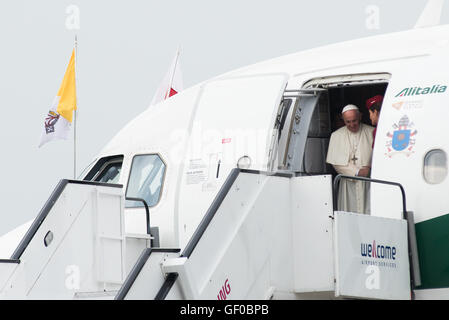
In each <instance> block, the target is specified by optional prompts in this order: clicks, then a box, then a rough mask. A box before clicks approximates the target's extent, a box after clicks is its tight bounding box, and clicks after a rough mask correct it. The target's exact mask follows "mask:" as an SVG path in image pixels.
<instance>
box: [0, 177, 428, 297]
mask: <svg viewBox="0 0 449 320" xmlns="http://www.w3.org/2000/svg"><path fill="white" fill-rule="evenodd" d="M342 178H345V177H338V179H342ZM373 182H378V183H382V181H373ZM392 187H394V185H393V186H392ZM335 189H336V187H335V186H334V187H333V185H332V176H331V175H318V176H305V175H301V174H292V173H274V174H272V173H266V172H259V171H252V170H243V169H234V170H232V171H231V173H230V175H229V177H228V178H227V180H226V182H225V183H224V185H223V186H222V188H221V190H220V191H219V192H218V194H217V196H216V198H215V199H214V201H213V203H212V204H211V206H210V207H209V210H208V211H207V212H206V214H205V215H204V217H203V220H202V221H201V223H200V224H199V225H198V228H197V230H196V232H195V233H194V234H193V236H192V237H191V239H190V241H189V242H188V244H187V245H186V246H185V247H184V248H179V249H177V248H160V247H157V246H155V245H154V244H155V243H156V242H154V240H155V239H154V237H152V236H151V235H127V234H125V232H124V222H123V205H124V197H123V193H122V190H121V185H110V184H99V183H91V182H83V181H74V180H62V181H61V183H60V184H59V185H58V187H57V188H56V189H55V191H54V193H53V194H52V196H51V197H50V199H49V200H48V202H47V204H46V205H45V207H44V209H43V210H42V212H41V213H40V215H39V216H38V217H37V219H36V221H35V222H34V223H33V225H32V226H31V228H30V230H29V231H28V233H27V234H26V236H25V238H24V239H23V240H22V242H21V243H20V245H19V247H18V248H17V249H16V251H15V252H14V254H13V256H12V257H11V259H9V260H0V298H3V299H17V298H19V299H46V298H48V299H117V300H120V299H157V300H161V299H218V300H225V299H273V298H274V299H307V298H331V299H335V298H337V299H338V298H374V299H411V298H412V297H413V288H414V285H415V284H416V282H417V281H419V269H418V268H417V266H416V261H417V260H416V255H417V253H416V250H413V248H414V236H413V235H414V233H413V230H414V223H413V221H412V219H411V218H412V214H411V213H408V212H406V209H405V208H404V213H406V214H405V215H404V217H403V218H402V219H390V218H381V217H375V216H369V215H364V214H355V213H349V212H342V211H337V210H335V208H334V201H333V199H334V197H335V192H334V190H335ZM404 196H405V194H404ZM404 203H405V201H404ZM407 214H408V215H407ZM406 218H408V219H406ZM148 222H149V220H148ZM148 230H149V231H151V230H152V229H151V228H149V225H148ZM152 240H153V241H152ZM152 244H153V245H152ZM181 249H182V250H181Z"/></svg>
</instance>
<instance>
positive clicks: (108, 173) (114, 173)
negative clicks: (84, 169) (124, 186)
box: [94, 162, 122, 183]
mask: <svg viewBox="0 0 449 320" xmlns="http://www.w3.org/2000/svg"><path fill="white" fill-rule="evenodd" d="M121 170H122V163H121V162H116V163H108V164H107V165H106V166H105V168H104V169H103V170H102V171H101V172H100V173H99V174H98V176H96V177H95V179H94V181H97V182H104V183H118V180H119V178H120V171H121Z"/></svg>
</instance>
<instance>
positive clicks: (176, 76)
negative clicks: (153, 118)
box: [150, 49, 183, 106]
mask: <svg viewBox="0 0 449 320" xmlns="http://www.w3.org/2000/svg"><path fill="white" fill-rule="evenodd" d="M182 89H183V83H182V73H181V67H180V66H179V49H178V51H177V52H176V56H175V58H174V59H173V61H172V63H171V65H170V69H168V72H167V74H166V75H165V77H164V80H163V81H162V83H161V85H160V86H159V88H158V89H157V91H156V94H155V95H154V97H153V100H152V101H151V104H150V106H152V105H155V104H157V103H159V102H161V101H163V100H165V99H167V98H170V97H171V96H174V95H175V94H177V93H178V92H180V91H181V90H182Z"/></svg>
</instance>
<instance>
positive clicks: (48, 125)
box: [45, 110, 59, 134]
mask: <svg viewBox="0 0 449 320" xmlns="http://www.w3.org/2000/svg"><path fill="white" fill-rule="evenodd" d="M58 120H59V114H58V113H56V112H54V111H51V110H50V111H48V115H47V117H46V118H45V133H47V134H49V133H52V132H54V131H55V124H56V122H58Z"/></svg>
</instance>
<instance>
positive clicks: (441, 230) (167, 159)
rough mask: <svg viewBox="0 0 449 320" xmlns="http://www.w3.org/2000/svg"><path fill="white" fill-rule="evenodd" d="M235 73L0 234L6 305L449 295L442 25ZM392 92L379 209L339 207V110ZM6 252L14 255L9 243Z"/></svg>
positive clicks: (434, 7) (166, 113)
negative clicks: (331, 154)
mask: <svg viewBox="0 0 449 320" xmlns="http://www.w3.org/2000/svg"><path fill="white" fill-rule="evenodd" d="M442 5H443V1H440V0H429V2H428V4H427V6H426V8H425V9H424V11H423V13H422V15H421V16H420V18H419V20H418V22H417V24H416V26H415V28H414V29H411V30H408V31H403V32H397V33H392V34H386V35H378V36H374V37H369V38H363V39H358V40H352V41H346V42H342V43H337V44H332V45H327V46H323V47H319V48H315V49H310V50H306V51H302V52H299V53H294V54H290V55H287V56H283V57H279V58H275V59H271V60H268V61H264V62H260V63H257V64H254V65H250V66H247V67H243V68H240V69H238V70H234V71H231V72H228V73H226V74H223V75H220V76H217V77H214V78H212V79H210V80H207V81H204V82H202V83H200V84H198V85H195V86H193V87H191V88H188V89H185V90H183V91H182V92H179V93H178V94H176V95H174V96H172V97H170V98H168V99H166V100H165V101H163V102H161V103H159V104H157V105H153V106H151V107H150V108H148V109H147V110H146V111H144V112H143V113H141V114H140V115H138V116H137V117H136V118H135V119H133V120H132V121H130V122H129V123H128V124H127V125H126V126H125V127H124V128H122V129H121V130H120V131H119V132H118V133H117V134H116V136H115V137H114V138H113V139H112V140H111V141H110V142H109V143H108V144H107V145H106V146H105V147H104V148H103V150H101V152H100V153H99V154H98V156H97V157H96V158H95V159H93V161H92V163H91V164H90V165H89V166H88V167H87V168H86V169H85V171H84V172H83V173H82V174H81V176H80V178H79V180H71V179H63V180H61V182H60V183H59V184H58V185H57V186H56V188H55V190H54V191H53V193H52V194H51V195H50V197H49V199H48V201H47V202H46V204H45V205H44V207H43V208H42V210H41V212H40V213H39V214H38V215H37V217H36V218H35V219H34V220H33V221H30V222H28V223H27V224H25V225H23V226H21V227H19V228H17V229H15V230H12V231H11V232H10V233H8V234H6V235H4V236H3V237H2V239H1V242H0V243H2V246H3V248H4V252H10V258H9V259H1V260H0V298H2V299H116V300H120V299H156V300H163V299H218V300H227V299H346V298H365V299H405V300H408V299H448V298H449V273H448V272H447V270H448V267H449V259H448V258H447V255H446V254H445V252H446V251H447V250H446V249H447V247H449V241H448V237H449V231H448V230H449V228H447V227H446V226H448V225H449V220H448V219H449V218H448V214H447V212H448V210H449V198H448V197H446V196H445V191H446V190H447V184H448V183H449V180H448V179H447V175H448V164H447V150H449V142H448V140H447V139H446V138H445V134H444V132H445V131H444V130H445V129H446V127H447V124H446V123H447V119H446V118H445V115H448V112H447V107H446V104H447V103H448V102H449V97H448V94H449V90H448V85H449V74H448V72H447V69H448V67H449V64H448V62H447V58H448V57H449V40H448V39H449V25H439V16H440V13H441V10H442ZM375 95H383V96H384V99H383V104H382V110H381V113H380V118H379V122H378V125H377V132H376V138H375V145H374V149H373V152H372V170H371V176H370V178H365V179H363V178H359V180H362V182H365V183H367V182H368V183H370V185H371V188H370V206H371V210H370V214H363V212H362V213H360V212H359V213H356V212H346V211H344V210H341V208H339V207H338V203H337V201H336V199H337V193H338V190H339V189H338V186H339V183H340V182H341V181H343V180H345V179H346V180H351V179H352V180H354V179H357V178H354V177H348V176H342V175H337V174H336V172H335V171H333V169H332V167H331V166H330V165H329V164H327V163H326V154H327V148H328V145H329V139H330V135H331V133H332V132H333V131H334V130H335V129H336V128H337V123H338V118H339V115H340V112H341V109H342V107H343V106H344V105H346V104H348V103H353V104H355V105H358V106H359V107H360V111H361V113H362V121H363V122H364V123H367V124H370V122H369V115H368V110H366V108H364V103H365V101H366V99H368V98H370V97H372V96H375ZM5 248H6V249H5Z"/></svg>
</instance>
